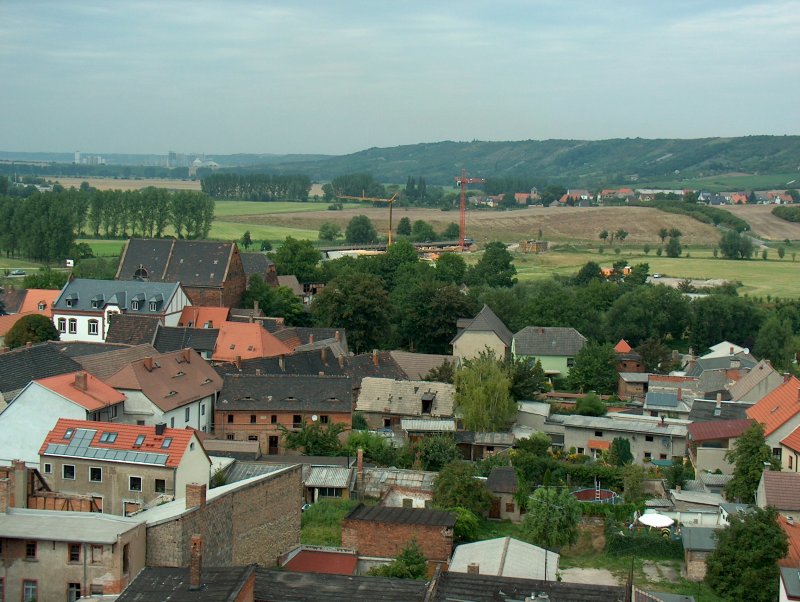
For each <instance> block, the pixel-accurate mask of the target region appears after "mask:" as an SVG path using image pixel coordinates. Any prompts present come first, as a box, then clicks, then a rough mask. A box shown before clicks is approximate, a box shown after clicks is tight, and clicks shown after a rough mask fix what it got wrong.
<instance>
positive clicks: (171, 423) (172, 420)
mask: <svg viewBox="0 0 800 602" xmlns="http://www.w3.org/2000/svg"><path fill="white" fill-rule="evenodd" d="M169 428H171V429H174V428H175V416H173V417H172V418H170V419H169Z"/></svg>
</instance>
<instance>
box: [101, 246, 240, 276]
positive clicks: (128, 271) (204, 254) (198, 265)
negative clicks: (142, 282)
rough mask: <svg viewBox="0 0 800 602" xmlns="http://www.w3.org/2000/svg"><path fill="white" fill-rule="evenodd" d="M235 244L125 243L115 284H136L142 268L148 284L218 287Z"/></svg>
mask: <svg viewBox="0 0 800 602" xmlns="http://www.w3.org/2000/svg"><path fill="white" fill-rule="evenodd" d="M234 253H238V249H237V247H236V243H233V242H216V241H208V240H175V239H141V238H131V239H129V240H128V241H127V242H126V243H125V249H124V250H123V251H122V258H121V259H120V262H119V268H118V270H117V276H116V278H117V280H136V279H137V270H138V269H139V266H140V265H143V266H144V268H145V269H146V271H147V274H146V278H147V279H148V280H149V281H150V282H182V283H183V284H184V285H185V286H206V287H219V286H222V284H223V283H224V282H225V276H226V275H227V273H228V269H229V267H230V262H231V258H232V256H233V255H234Z"/></svg>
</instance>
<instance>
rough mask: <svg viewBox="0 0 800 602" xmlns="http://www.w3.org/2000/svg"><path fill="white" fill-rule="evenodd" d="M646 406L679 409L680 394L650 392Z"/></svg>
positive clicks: (645, 401)
mask: <svg viewBox="0 0 800 602" xmlns="http://www.w3.org/2000/svg"><path fill="white" fill-rule="evenodd" d="M644 404H645V406H659V407H664V408H677V407H678V394H677V393H673V392H671V391H664V392H660V391H659V392H656V391H648V392H647V395H646V396H645V398H644Z"/></svg>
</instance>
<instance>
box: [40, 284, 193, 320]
mask: <svg viewBox="0 0 800 602" xmlns="http://www.w3.org/2000/svg"><path fill="white" fill-rule="evenodd" d="M179 288H180V283H178V282H177V281H172V282H138V281H135V282H120V281H117V280H90V279H87V278H76V279H74V280H71V281H69V282H67V284H66V285H65V286H64V288H63V289H62V290H61V294H60V295H59V296H58V299H56V302H55V303H54V304H53V310H54V311H57V312H59V313H61V312H64V311H80V312H94V313H101V312H102V311H103V308H104V307H106V306H108V305H116V306H118V307H119V308H120V309H121V310H122V311H124V312H129V313H133V315H143V316H147V315H160V314H162V313H164V310H165V309H166V308H167V306H168V305H169V303H170V301H171V300H172V298H173V297H174V296H175V294H176V293H177V292H178V289H179ZM68 301H69V303H70V305H67V302H68ZM134 301H138V302H139V303H138V309H131V307H132V303H133V302H134ZM151 302H152V303H155V309H150V304H151ZM93 305H94V306H93Z"/></svg>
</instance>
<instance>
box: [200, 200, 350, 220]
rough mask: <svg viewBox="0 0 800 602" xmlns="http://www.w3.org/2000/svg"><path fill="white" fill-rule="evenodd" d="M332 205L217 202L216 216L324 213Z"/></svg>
mask: <svg viewBox="0 0 800 602" xmlns="http://www.w3.org/2000/svg"><path fill="white" fill-rule="evenodd" d="M328 205H330V203H314V202H312V201H309V202H307V203H301V202H293V201H286V202H283V201H280V202H274V203H259V202H255V201H216V203H215V204H214V215H215V217H216V218H217V219H219V218H225V217H229V216H231V215H269V214H270V213H298V212H302V211H324V210H326V209H327V208H328ZM358 206H359V205H358V204H357V203H355V204H354V203H347V204H346V205H344V207H345V208H346V209H349V208H350V207H358Z"/></svg>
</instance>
